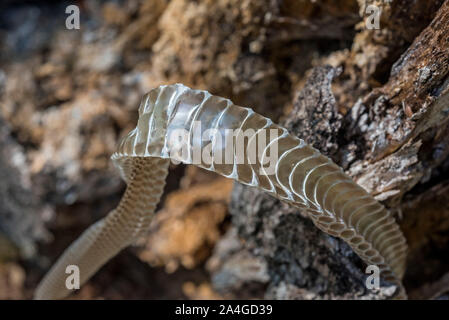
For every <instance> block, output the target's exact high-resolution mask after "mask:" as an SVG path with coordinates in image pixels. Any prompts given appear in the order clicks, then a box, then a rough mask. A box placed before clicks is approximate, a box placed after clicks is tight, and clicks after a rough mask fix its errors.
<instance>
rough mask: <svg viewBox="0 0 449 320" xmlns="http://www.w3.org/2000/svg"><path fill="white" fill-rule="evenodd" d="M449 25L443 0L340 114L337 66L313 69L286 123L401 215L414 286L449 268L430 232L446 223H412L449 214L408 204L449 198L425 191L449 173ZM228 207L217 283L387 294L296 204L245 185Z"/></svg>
mask: <svg viewBox="0 0 449 320" xmlns="http://www.w3.org/2000/svg"><path fill="white" fill-rule="evenodd" d="M448 32H449V1H445V2H444V3H443V4H442V6H441V7H440V9H439V10H438V12H437V13H436V15H435V17H434V19H433V20H432V21H431V22H430V24H429V25H428V26H427V28H425V29H424V30H423V31H422V32H421V33H420V34H419V35H418V36H417V37H416V38H415V40H414V41H413V43H411V45H410V46H409V48H408V49H407V50H406V51H405V52H404V53H403V54H402V55H401V57H400V58H399V59H398V60H397V61H396V62H395V63H394V65H393V66H392V69H391V73H390V76H389V79H388V81H387V82H386V83H385V84H384V85H383V86H381V87H378V88H376V89H374V90H372V91H371V92H369V93H367V94H366V95H365V96H364V97H361V98H360V99H358V101H357V102H356V103H355V104H354V105H353V106H352V107H351V108H349V110H347V112H346V113H345V115H344V116H343V115H342V114H340V112H339V108H338V107H337V103H336V99H335V97H334V95H333V93H332V90H331V81H332V79H333V78H334V77H336V76H338V74H339V73H340V70H339V69H334V68H332V67H321V68H316V69H314V70H313V72H312V73H311V75H310V76H309V78H308V81H307V82H306V84H305V86H304V88H303V89H302V91H301V93H300V94H299V95H298V97H297V98H296V100H295V103H294V108H293V111H292V112H291V114H290V115H289V116H288V117H287V118H288V120H287V121H286V122H285V123H284V124H285V125H286V126H287V127H288V128H289V129H290V130H291V131H292V132H293V133H295V134H296V135H297V136H298V137H300V138H303V139H305V140H306V141H307V142H308V143H310V144H312V145H314V146H315V147H317V148H318V149H320V150H321V151H322V152H323V153H325V154H327V155H328V156H330V157H332V158H333V160H334V161H336V162H337V163H339V164H340V165H342V166H343V167H344V168H345V169H346V171H347V172H348V173H349V174H350V175H351V176H352V177H353V178H354V179H355V180H356V181H357V182H358V183H360V184H361V185H362V186H363V187H364V188H366V189H367V190H368V191H370V192H371V193H372V194H373V195H375V196H376V198H377V199H378V200H380V201H383V203H384V204H385V205H386V206H387V207H389V208H390V209H391V210H393V211H394V212H397V218H398V221H399V222H400V223H401V226H402V228H403V230H404V232H405V234H406V236H407V238H408V241H409V243H410V246H411V254H410V255H409V258H408V264H409V265H410V266H411V267H410V268H409V270H408V272H407V274H406V276H405V285H406V287H408V288H409V289H413V288H415V287H416V286H418V284H419V283H420V282H421V283H422V282H425V281H426V280H429V278H433V279H434V281H436V280H437V279H438V277H439V276H440V277H443V278H442V279H445V278H444V273H445V272H447V266H448V265H447V261H446V260H447V259H444V258H443V257H444V250H445V249H441V247H442V246H443V248H444V245H442V244H445V245H446V246H447V243H448V240H449V238H448V236H447V235H446V236H441V237H440V238H439V239H438V240H439V241H440V247H439V248H435V241H434V240H433V239H427V238H426V237H428V235H429V232H430V231H431V230H432V232H435V231H436V230H437V229H438V228H441V229H443V230H444V231H442V230H441V229H438V230H439V231H440V232H446V234H447V231H448V230H449V228H448V226H447V225H441V224H440V225H438V227H437V226H435V225H434V224H430V226H429V223H427V224H425V226H424V225H423V224H422V223H421V224H417V223H416V222H417V221H421V220H426V219H434V220H437V221H444V217H445V216H446V215H447V211H446V210H442V211H441V212H438V213H435V212H433V211H432V209H429V210H430V211H432V212H433V215H431V214H429V215H428V216H426V217H420V218H418V217H417V213H416V210H417V209H416V207H417V206H419V204H416V202H415V203H414V205H411V204H410V201H411V199H413V198H416V197H417V196H418V195H421V196H422V197H424V198H425V199H429V197H431V199H432V200H430V201H440V202H441V199H444V196H445V195H444V193H439V194H436V195H435V194H428V193H429V191H428V190H429V187H431V186H432V185H433V186H435V188H439V190H441V189H444V188H443V186H441V183H442V181H444V180H445V179H447V178H444V174H445V173H447V168H448V160H447V159H448V154H449V143H448V140H447V137H446V134H447V132H448V127H449V126H448V123H449V122H448V119H449V89H448V84H449V80H448V79H449V78H448V73H449V68H448V63H449V38H448V36H447V34H448ZM337 79H338V78H337ZM336 82H338V80H336ZM343 112H344V111H343ZM426 190H427V192H425V191H426ZM444 190H447V189H444ZM426 193H427V195H426V196H425V194H426ZM427 201H429V200H427ZM420 205H421V206H423V203H421V202H420ZM230 210H231V214H232V217H233V225H234V227H233V228H232V230H231V231H229V234H228V236H227V237H225V238H224V239H223V240H222V243H220V244H219V245H218V247H217V250H216V252H215V255H214V257H213V258H212V259H211V260H210V261H209V262H210V263H209V269H210V270H211V271H212V273H213V274H214V278H213V283H214V285H215V287H216V288H218V289H219V290H221V291H223V292H231V293H233V294H236V295H237V296H241V295H244V296H248V295H249V296H252V295H253V296H254V295H255V296H260V297H269V298H280V299H311V298H312V299H320V298H340V299H341V298H343V299H344V298H359V299H372V298H375V299H384V298H388V296H389V295H391V293H392V292H391V290H392V289H391V287H389V286H388V284H386V283H385V284H384V286H381V289H380V290H379V291H377V292H372V291H370V290H367V289H366V288H365V286H364V279H365V277H366V275H364V273H363V270H364V266H363V264H362V263H361V261H360V260H359V259H358V257H357V256H355V254H354V253H353V252H352V250H351V249H350V248H349V247H348V246H347V245H346V244H345V243H344V242H342V241H341V240H339V239H335V238H333V237H331V236H328V235H325V234H323V233H321V232H319V231H318V230H316V229H315V228H314V227H313V225H312V223H311V222H310V221H308V220H307V219H306V218H304V215H303V214H301V213H299V212H298V210H296V209H292V208H289V207H287V206H285V205H283V204H281V203H279V201H277V200H274V199H271V198H270V197H269V196H267V195H264V194H262V193H261V192H259V191H256V190H252V189H250V188H248V187H245V186H241V185H236V186H235V188H234V191H233V197H232V201H231V205H230ZM423 228H425V230H423ZM238 256H244V257H245V259H243V261H244V262H238V261H239V260H238V259H237V258H236V257H238ZM423 256H426V257H432V258H433V259H434V260H433V262H434V264H433V266H428V267H420V266H421V265H422V264H421V263H420V262H421V261H420V259H422V257H423ZM230 261H231V262H230ZM232 261H234V263H232ZM414 266H415V267H414ZM429 269H430V270H431V271H430V272H429ZM430 274H431V275H430ZM244 288H247V290H243V289H244ZM417 290H418V289H417ZM440 291H441V290H440ZM443 292H444V290H443ZM418 295H419V294H416V292H415V296H418ZM427 295H428V296H429V294H427Z"/></svg>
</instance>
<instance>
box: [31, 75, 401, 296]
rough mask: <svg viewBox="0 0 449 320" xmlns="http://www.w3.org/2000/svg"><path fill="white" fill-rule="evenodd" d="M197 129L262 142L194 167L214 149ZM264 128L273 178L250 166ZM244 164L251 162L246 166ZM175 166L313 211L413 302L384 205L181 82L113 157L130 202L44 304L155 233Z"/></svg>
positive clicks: (50, 277) (68, 255)
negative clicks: (273, 152)
mask: <svg viewBox="0 0 449 320" xmlns="http://www.w3.org/2000/svg"><path fill="white" fill-rule="evenodd" d="M195 121H199V123H200V124H201V128H200V129H199V130H200V131H201V133H204V131H205V130H207V129H210V128H213V129H215V130H217V131H218V132H220V133H223V135H226V134H227V131H226V130H227V129H241V130H245V129H254V130H255V132H256V134H254V136H252V137H249V138H248V139H247V140H245V141H244V143H243V148H242V150H237V148H234V150H233V151H232V154H231V155H232V157H231V164H229V161H228V162H225V161H223V153H222V152H219V151H220V150H218V148H224V146H220V144H217V143H215V144H214V146H213V147H212V148H211V152H210V155H211V159H212V160H211V161H204V160H200V162H198V161H196V162H195V161H194V156H193V150H196V149H195V148H204V147H205V142H204V141H202V139H196V138H194V135H193V131H194V125H193V124H194V123H195ZM178 129H184V130H185V131H186V132H188V139H187V142H186V143H185V147H186V148H187V152H186V153H184V154H182V155H181V156H177V153H176V152H175V150H174V148H173V145H172V144H171V143H170V142H169V140H170V139H169V138H168V137H170V134H171V133H173V132H175V130H178ZM262 129H266V130H269V129H273V130H277V131H278V132H279V134H278V135H277V136H276V137H274V138H273V137H271V135H270V136H268V137H266V148H265V149H264V150H263V153H262V154H263V156H266V155H267V152H269V150H268V149H269V147H270V146H273V143H276V145H277V148H278V154H277V161H276V164H275V170H273V172H267V171H266V170H265V166H264V165H262V163H261V162H260V161H259V160H257V161H256V162H255V163H254V161H249V160H248V159H249V157H250V152H249V151H250V150H251V149H250V147H251V146H252V145H254V142H255V140H256V139H254V138H255V137H256V135H257V133H258V132H261V131H262ZM238 152H240V153H242V152H243V154H244V156H243V157H242V155H241V154H240V155H239V154H237V153H238ZM238 156H239V157H240V158H241V160H242V158H243V161H237V160H236V159H237V157H238ZM173 158H175V159H177V160H181V161H182V162H184V163H187V164H190V163H193V162H194V163H195V164H196V165H198V166H200V167H202V168H205V169H207V170H211V171H214V172H216V173H218V174H221V175H223V176H225V177H229V178H232V179H234V180H236V181H238V182H240V183H243V184H245V185H250V186H254V187H257V188H259V189H261V190H264V191H266V192H268V193H270V194H272V195H273V196H274V197H277V198H278V199H280V200H281V201H284V202H287V203H289V204H291V205H292V206H295V207H298V208H300V209H301V210H305V211H306V212H307V213H308V216H309V217H310V219H311V220H312V221H313V222H314V224H315V225H316V226H317V227H318V228H319V229H321V230H322V231H324V232H326V233H328V234H330V235H332V236H335V237H339V238H342V239H343V240H344V241H346V242H347V243H348V244H349V245H350V246H351V247H352V249H353V250H354V251H355V252H356V253H357V254H358V255H359V256H360V257H361V258H362V259H363V260H364V261H365V262H366V263H367V264H369V265H377V266H378V267H379V269H380V272H381V277H382V278H383V279H385V280H387V281H389V282H391V283H393V284H395V285H397V286H398V288H399V290H398V293H397V294H396V297H395V298H406V294H405V290H404V288H403V286H402V283H401V278H402V276H403V273H404V269H405V258H406V251H407V245H406V241H405V238H404V236H403V234H402V232H401V231H400V229H399V226H398V224H397V223H396V222H395V219H394V218H393V217H392V216H391V215H390V213H389V212H388V211H387V210H386V209H385V207H384V206H383V205H381V204H380V203H379V202H377V201H376V200H375V199H374V198H373V197H372V196H370V195H369V194H368V193H367V192H366V191H365V190H364V189H363V188H362V187H360V186H359V185H357V184H356V183H354V182H353V181H352V179H351V178H350V177H349V176H347V175H346V174H345V173H344V172H343V170H342V169H341V168H340V167H339V166H337V165H336V164H334V163H333V162H332V161H331V160H330V159H329V158H327V157H326V156H323V155H321V154H320V152H319V151H317V150H316V149H314V148H312V147H310V146H308V145H306V144H305V143H304V141H303V140H301V139H299V138H297V137H294V136H292V135H290V134H289V133H288V132H287V130H286V129H284V128H282V127H280V126H278V125H276V124H273V122H272V121H271V120H270V119H268V118H265V117H263V116H261V115H259V114H257V113H255V112H254V111H253V110H252V109H249V108H243V107H239V106H236V105H234V104H233V103H232V102H231V101H230V100H228V99H225V98H221V97H218V96H213V95H211V94H210V93H208V92H207V91H201V90H192V89H190V88H188V87H186V86H184V85H181V84H175V85H168V86H161V87H159V88H156V89H153V90H152V91H150V92H149V93H148V94H146V95H145V96H144V98H143V100H142V103H141V105H140V108H139V120H138V124H137V127H136V128H135V129H134V130H132V131H131V132H130V133H129V134H128V135H127V136H126V137H125V138H124V139H123V140H122V141H121V143H120V145H119V148H118V151H117V152H116V153H114V154H113V155H112V160H113V162H114V164H115V165H116V167H117V168H118V169H119V171H120V174H121V176H122V178H123V179H124V180H125V181H126V183H127V189H126V192H125V194H124V196H123V198H122V200H121V202H120V203H119V205H118V207H117V208H116V209H115V210H113V211H112V212H110V213H109V214H108V215H107V216H106V217H105V218H104V219H102V220H100V221H98V222H97V223H95V224H94V225H92V226H91V227H90V228H88V229H87V230H86V231H85V232H84V233H83V234H82V235H81V236H80V238H79V239H77V240H76V241H75V242H74V243H73V244H72V245H71V246H70V247H69V248H68V249H66V251H65V252H64V254H63V255H62V256H61V257H60V258H59V260H58V261H57V262H56V263H55V265H54V266H53V267H52V268H51V270H50V271H49V272H48V274H47V275H46V276H45V277H44V279H43V280H42V282H41V283H40V284H39V286H38V288H37V290H36V292H35V298H36V299H61V298H64V297H66V296H67V295H68V294H70V293H71V291H70V290H69V289H67V288H66V286H65V281H66V277H67V274H66V273H65V270H66V266H67V265H72V264H73V265H77V266H79V269H80V278H81V279H80V282H81V284H82V283H84V282H86V281H87V280H88V279H89V278H90V277H91V276H92V275H93V274H94V273H95V272H96V271H97V270H98V269H99V268H100V267H101V266H102V265H104V264H105V263H106V262H107V261H108V260H109V259H111V258H112V257H114V256H115V255H116V254H117V253H118V252H119V251H120V250H121V249H123V248H125V247H127V246H128V245H130V244H132V243H134V242H135V241H136V240H137V238H139V237H140V236H142V234H144V232H145V231H147V230H148V228H149V225H150V222H151V219H152V217H153V214H154V210H155V208H156V205H157V203H158V202H159V199H160V197H161V195H162V192H163V188H164V185H165V179H166V176H167V172H168V166H169V162H170V159H172V160H173ZM262 159H263V157H262ZM228 160H229V159H228ZM262 162H263V161H262ZM224 163H228V164H224Z"/></svg>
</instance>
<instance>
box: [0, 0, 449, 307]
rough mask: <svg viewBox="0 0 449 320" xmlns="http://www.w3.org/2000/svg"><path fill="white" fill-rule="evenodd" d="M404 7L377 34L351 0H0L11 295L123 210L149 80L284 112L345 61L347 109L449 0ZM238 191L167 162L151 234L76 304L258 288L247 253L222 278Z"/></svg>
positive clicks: (342, 103) (3, 294)
mask: <svg viewBox="0 0 449 320" xmlns="http://www.w3.org/2000/svg"><path fill="white" fill-rule="evenodd" d="M369 2H373V3H375V2H376V1H369ZM377 2H379V1H377ZM403 2H404V1H399V4H398V6H399V7H396V8H395V10H396V11H394V10H392V9H391V8H390V7H389V5H388V4H387V5H386V6H387V7H386V8H385V10H386V11H385V12H386V13H387V15H386V16H383V17H382V19H381V24H382V26H383V28H382V29H381V30H374V31H373V30H368V29H367V28H366V25H365V20H366V12H365V9H366V3H365V1H356V0H342V1H338V2H337V1H327V0H316V1H303V0H297V1H295V0H260V1H249V0H195V1H193V0H171V1H169V0H131V1H120V0H111V1H97V0H92V1H88V0H85V1H21V0H19V1H2V2H1V4H0V299H29V298H31V297H32V294H33V290H34V288H35V286H36V285H37V283H38V281H39V280H40V279H41V277H42V276H43V275H44V273H45V272H46V271H47V270H48V269H49V267H50V266H51V264H52V262H54V261H55V259H56V258H57V257H58V256H59V255H60V254H61V253H62V251H63V250H64V249H65V248H66V247H67V246H68V245H69V244H70V243H71V242H72V241H73V240H74V239H75V238H77V237H78V235H79V234H80V233H81V232H82V231H83V230H85V229H86V227H88V226H89V225H91V224H92V223H93V222H95V221H97V220H98V219H100V218H101V217H103V216H104V215H106V214H107V213H108V212H109V211H110V210H111V209H113V208H114V207H115V206H116V205H117V203H118V201H119V200H120V198H121V195H122V193H123V191H124V188H125V184H124V182H123V181H121V180H120V178H119V176H118V174H117V172H116V171H115V170H114V168H113V167H112V163H111V161H110V160H109V157H110V155H111V154H112V153H113V152H114V151H115V150H116V145H117V142H118V141H119V139H120V138H121V137H122V136H124V135H125V134H126V133H127V132H128V131H129V130H131V129H132V128H134V127H135V124H136V120H137V116H138V114H137V108H138V105H139V102H140V99H141V97H142V96H143V94H145V93H146V92H148V91H149V90H150V89H151V88H154V87H156V86H159V85H161V84H169V83H176V82H181V83H183V84H185V85H187V86H190V87H194V88H197V89H205V90H208V91H210V92H211V93H213V94H217V95H221V96H225V97H228V98H230V99H232V100H233V101H234V102H235V103H236V104H239V105H243V106H248V107H251V108H253V109H255V110H256V111H257V112H259V113H261V114H263V115H265V116H268V117H270V118H272V119H273V120H275V121H284V120H285V119H286V117H287V115H288V114H289V112H290V111H291V110H292V108H293V106H294V104H295V98H296V96H297V95H298V92H299V91H300V90H301V88H302V87H303V86H304V83H305V80H306V78H307V76H308V75H309V74H310V70H311V69H312V68H313V67H316V66H321V65H325V64H328V65H331V66H333V67H336V68H339V69H338V70H339V78H338V79H337V80H335V82H334V84H333V87H332V89H333V93H334V95H335V100H336V104H337V106H338V110H339V111H340V112H341V113H342V114H345V113H346V112H347V110H348V108H349V107H350V106H352V105H354V104H355V103H356V102H357V100H358V99H359V97H362V96H364V95H367V94H368V93H369V92H371V90H373V89H375V88H377V87H381V86H383V85H384V84H385V83H386V82H387V81H388V79H389V74H390V69H391V67H392V66H393V63H394V62H395V61H397V60H398V59H399V57H400V56H401V54H402V53H403V52H404V51H405V50H406V49H407V48H408V47H409V45H410V44H411V43H412V41H413V39H414V38H415V37H416V36H417V35H418V34H419V33H420V32H421V31H422V30H423V29H424V28H425V27H426V26H427V25H428V24H429V23H430V21H431V20H432V19H433V17H434V16H435V14H436V12H437V10H438V8H439V7H440V6H441V4H442V2H443V1H415V2H414V5H410V6H407V7H405V5H403ZM69 5H76V7H77V8H79V18H80V19H79V29H78V28H76V23H75V24H74V20H69V21H67V19H68V18H69V16H70V15H71V14H72V13H73V12H72V11H69V13H66V9H67V7H68V6H69ZM401 5H402V7H401ZM382 6H383V4H382ZM404 8H406V10H407V11H406V13H405V14H404V13H403V9H404ZM401 12H402V14H403V16H401ZM404 16H406V17H409V19H408V20H407V18H404ZM72 17H73V16H72ZM395 17H396V18H395ZM70 19H72V18H70ZM405 26H406V27H405ZM72 27H74V28H72ZM405 28H406V29H405ZM232 188H233V183H232V181H229V180H226V179H224V178H221V177H218V176H216V175H215V174H213V173H209V172H205V171H203V170H200V169H197V168H194V167H185V166H183V165H180V166H178V167H174V166H173V167H171V168H170V174H169V178H168V182H167V186H166V190H165V194H164V198H163V200H162V202H161V204H160V205H159V210H158V214H157V217H156V219H155V221H154V224H153V227H152V230H151V232H150V233H149V235H148V237H146V238H144V239H141V241H140V242H139V243H138V244H137V245H136V246H135V247H132V248H128V249H126V250H124V251H123V252H122V253H120V254H119V255H118V256H117V257H116V258H114V259H113V260H111V261H110V262H109V263H108V264H107V265H106V266H104V267H103V268H102V269H101V270H100V272H98V273H97V274H96V275H95V276H94V277H93V278H92V280H91V281H89V283H88V284H86V285H85V286H84V287H82V289H81V290H80V291H79V292H77V293H76V294H75V295H74V296H73V297H72V298H76V299H77V298H81V299H136V298H142V299H181V298H183V299H198V298H202V299H209V298H211V299H214V298H233V297H235V296H236V295H235V294H234V293H232V292H231V291H227V290H220V288H221V287H223V282H225V283H227V284H228V285H229V283H230V282H233V281H234V282H235V283H237V282H239V281H243V280H242V279H246V280H247V279H250V281H249V282H251V283H258V285H256V286H254V287H252V286H250V285H249V284H248V282H246V284H245V285H244V287H245V288H246V289H247V290H243V291H241V292H240V293H241V295H240V297H248V298H260V297H263V296H264V292H265V291H264V289H263V288H265V287H266V285H267V278H266V277H267V273H266V272H264V269H263V268H265V266H258V265H257V264H254V263H253V262H251V261H250V260H251V259H250V258H248V257H246V256H245V255H240V256H234V257H235V259H234V260H232V259H231V260H229V262H227V263H229V264H233V263H234V266H233V270H234V272H235V274H233V277H231V278H229V277H228V278H226V277H225V276H224V275H223V273H221V274H220V276H219V277H217V270H218V269H219V268H220V265H222V264H223V263H224V262H223V261H224V260H223V259H222V258H223V257H224V256H226V255H223V254H222V252H224V251H226V250H228V251H229V250H231V249H232V246H233V245H235V246H237V245H238V244H235V242H236V241H237V242H238V241H239V240H238V239H237V237H236V236H235V234H236V233H237V232H238V230H235V228H232V227H231V225H232V223H231V220H232V219H231V216H230V215H229V203H230V199H231V198H230V196H231V191H232ZM445 215H446V216H445V217H446V218H447V212H445ZM446 218H445V219H446ZM438 221H440V222H438V224H439V225H440V226H441V221H445V222H444V223H446V225H447V220H438ZM447 229H449V227H447ZM447 229H445V230H446V231H445V232H447ZM444 241H446V238H445V240H444ZM444 243H445V244H447V242H444ZM230 248H231V249H230ZM444 248H446V246H445V247H444ZM444 250H447V249H444ZM231 251H232V250H231ZM245 259H246V260H245ZM226 261H228V260H226ZM242 261H243V262H242ZM245 261H249V262H248V264H247V265H246V264H245ZM248 266H249V267H248ZM445 266H447V264H446V265H445ZM245 268H246V269H245ZM248 268H249V269H250V270H251V272H249V273H248ZM251 268H252V269H251ZM254 268H256V270H254ZM258 268H259V269H258ZM446 270H447V269H446ZM236 274H237V275H238V276H236ZM223 277H225V278H223ZM234 282H233V283H234ZM235 283H234V284H235ZM417 286H418V284H417ZM234 287H239V286H238V285H235V286H234Z"/></svg>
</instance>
